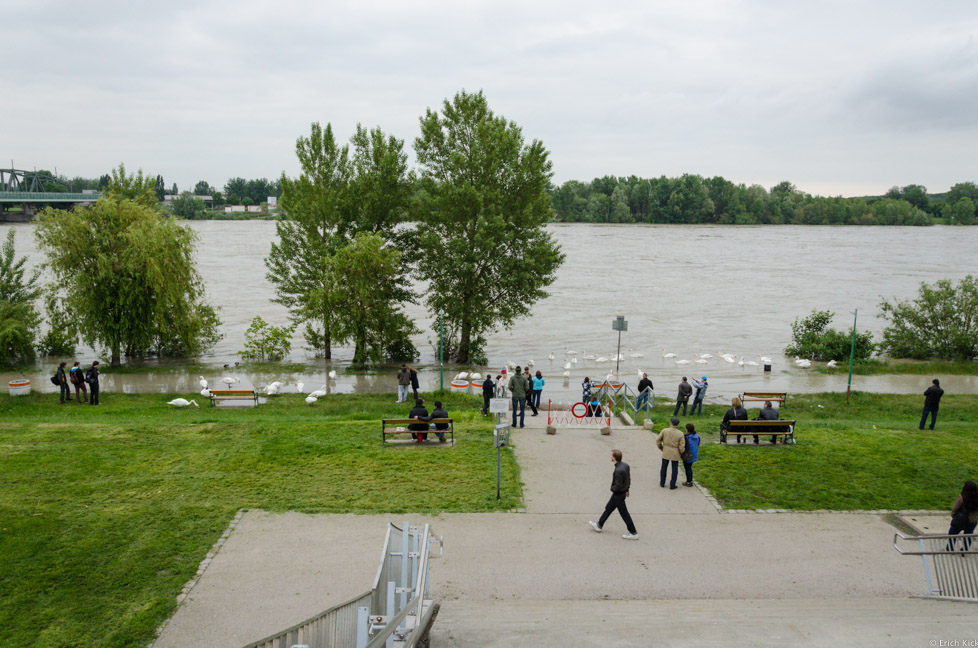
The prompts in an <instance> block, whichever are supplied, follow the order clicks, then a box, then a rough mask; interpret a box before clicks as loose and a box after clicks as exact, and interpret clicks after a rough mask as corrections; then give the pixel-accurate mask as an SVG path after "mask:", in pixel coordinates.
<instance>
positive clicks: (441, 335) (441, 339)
mask: <svg viewBox="0 0 978 648" xmlns="http://www.w3.org/2000/svg"><path fill="white" fill-rule="evenodd" d="M438 364H439V369H438V373H439V376H440V378H439V389H440V390H442V391H444V390H445V311H443V310H439V311H438Z"/></svg>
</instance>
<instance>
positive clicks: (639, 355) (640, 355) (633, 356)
mask: <svg viewBox="0 0 978 648" xmlns="http://www.w3.org/2000/svg"><path fill="white" fill-rule="evenodd" d="M628 357H629V358H644V357H645V354H644V353H637V352H636V353H632V354H629V356H628Z"/></svg>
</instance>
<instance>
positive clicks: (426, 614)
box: [245, 522, 442, 648]
mask: <svg viewBox="0 0 978 648" xmlns="http://www.w3.org/2000/svg"><path fill="white" fill-rule="evenodd" d="M435 542H437V543H438V544H439V552H440V551H441V545H442V541H441V538H438V539H435V538H434V537H433V535H432V533H431V529H430V528H429V526H428V525H427V524H426V525H424V526H423V527H412V526H410V524H408V523H407V522H405V523H404V524H403V526H402V527H400V528H399V527H397V526H395V525H393V524H388V526H387V535H386V537H385V538H384V549H383V553H382V554H381V561H380V566H379V567H378V568H377V575H376V577H375V578H374V584H373V588H372V589H371V590H370V591H368V592H364V593H363V594H361V595H360V596H358V597H356V598H353V599H351V600H349V601H347V602H346V603H342V604H340V605H337V606H335V607H332V608H330V609H328V610H326V611H325V612H322V613H320V614H317V615H316V616H314V617H312V618H311V619H307V620H305V621H303V622H302V623H299V624H296V625H294V626H292V627H291V628H288V629H286V630H283V631H281V632H278V633H276V634H274V635H272V636H270V637H266V638H265V639H262V640H260V641H256V642H254V643H250V644H248V645H247V646H245V648H299V647H302V648H380V647H381V646H384V647H385V648H412V647H413V646H415V645H417V643H418V642H419V641H420V640H421V639H422V637H423V636H424V633H425V630H426V629H427V626H428V623H429V622H430V620H431V615H432V613H433V612H434V608H435V605H434V601H433V600H432V599H431V598H430V596H429V593H428V585H429V580H428V577H429V571H430V564H429V559H430V557H431V556H430V552H431V550H432V547H433V544H434V543H435Z"/></svg>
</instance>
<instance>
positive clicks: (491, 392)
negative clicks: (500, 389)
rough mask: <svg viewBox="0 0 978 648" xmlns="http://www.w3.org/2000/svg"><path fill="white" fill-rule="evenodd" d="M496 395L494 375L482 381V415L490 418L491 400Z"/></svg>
mask: <svg viewBox="0 0 978 648" xmlns="http://www.w3.org/2000/svg"><path fill="white" fill-rule="evenodd" d="M495 395H496V383H494V382H493V381H492V375H491V374H490V375H488V376H486V379H485V380H484V381H482V415H483V416H489V400H490V399H491V398H492V397H493V396H495Z"/></svg>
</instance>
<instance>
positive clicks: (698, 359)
mask: <svg viewBox="0 0 978 648" xmlns="http://www.w3.org/2000/svg"><path fill="white" fill-rule="evenodd" d="M708 362H709V360H704V359H703V358H697V359H696V364H707V363H708Z"/></svg>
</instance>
